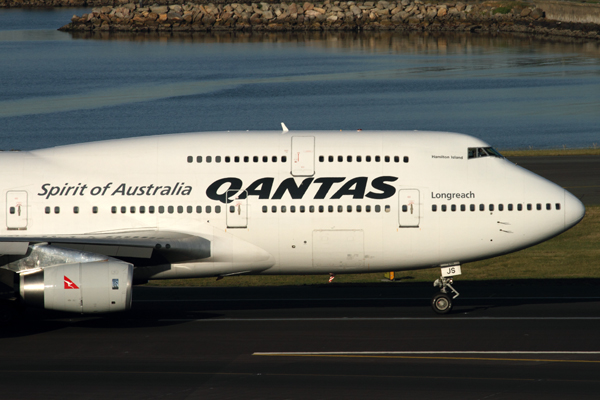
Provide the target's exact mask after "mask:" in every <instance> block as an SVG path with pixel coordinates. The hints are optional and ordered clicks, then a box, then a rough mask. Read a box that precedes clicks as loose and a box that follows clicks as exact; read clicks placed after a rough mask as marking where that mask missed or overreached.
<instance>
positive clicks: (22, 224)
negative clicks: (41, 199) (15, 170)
mask: <svg viewBox="0 0 600 400" xmlns="http://www.w3.org/2000/svg"><path fill="white" fill-rule="evenodd" d="M6 227H7V228H8V229H9V230H19V231H20V230H26V229H27V192H25V191H23V190H14V191H10V192H6Z"/></svg>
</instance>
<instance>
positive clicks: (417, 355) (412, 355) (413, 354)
mask: <svg viewBox="0 0 600 400" xmlns="http://www.w3.org/2000/svg"><path fill="white" fill-rule="evenodd" d="M436 354H448V355H454V356H439V355H436ZM252 355H253V356H266V357H326V358H390V359H393V358H396V359H420V360H461V361H513V362H514V361H517V362H551V363H589V364H600V360H570V359H562V360H560V359H549V358H514V357H513V358H506V357H489V356H493V355H508V356H510V355H513V356H518V355H536V356H544V355H554V356H556V355H600V352H598V351H388V352H377V351H375V352H293V353H286V352H280V353H276V352H273V353H266V352H255V353H252ZM461 355H465V356H468V355H480V357H465V356H461ZM484 356H488V357H484Z"/></svg>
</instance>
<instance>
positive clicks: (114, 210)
mask: <svg viewBox="0 0 600 400" xmlns="http://www.w3.org/2000/svg"><path fill="white" fill-rule="evenodd" d="M110 212H111V213H113V214H116V213H117V207H115V206H112V207H111V208H110Z"/></svg>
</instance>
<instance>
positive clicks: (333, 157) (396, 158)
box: [319, 156, 408, 163]
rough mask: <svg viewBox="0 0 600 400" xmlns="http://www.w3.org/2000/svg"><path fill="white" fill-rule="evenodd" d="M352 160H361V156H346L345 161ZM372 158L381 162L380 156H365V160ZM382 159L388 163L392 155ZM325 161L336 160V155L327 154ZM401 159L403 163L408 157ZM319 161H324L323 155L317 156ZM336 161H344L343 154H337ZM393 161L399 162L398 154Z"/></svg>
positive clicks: (371, 159)
mask: <svg viewBox="0 0 600 400" xmlns="http://www.w3.org/2000/svg"><path fill="white" fill-rule="evenodd" d="M352 160H356V162H362V161H363V156H356V158H354V157H353V156H346V162H352ZM373 160H375V162H381V156H375V157H373V158H372V157H371V156H365V162H371V161H373ZM383 160H384V161H385V162H387V163H389V162H391V161H392V157H391V156H384V157H383ZM327 161H329V162H334V161H336V156H327ZM403 161H404V162H405V163H407V162H408V157H407V156H404V158H403ZM319 162H325V156H319ZM337 162H344V156H337ZM394 162H396V163H399V162H400V156H394Z"/></svg>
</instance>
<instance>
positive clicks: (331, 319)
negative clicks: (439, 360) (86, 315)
mask: <svg viewBox="0 0 600 400" xmlns="http://www.w3.org/2000/svg"><path fill="white" fill-rule="evenodd" d="M469 320H471V321H474V320H479V321H480V320H486V321H519V320H524V321H587V320H591V321H594V320H600V317H452V316H450V317H442V316H439V317H331V318H327V317H324V318H204V319H202V318H169V319H159V320H158V321H159V322H283V321H444V322H447V321H469Z"/></svg>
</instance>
